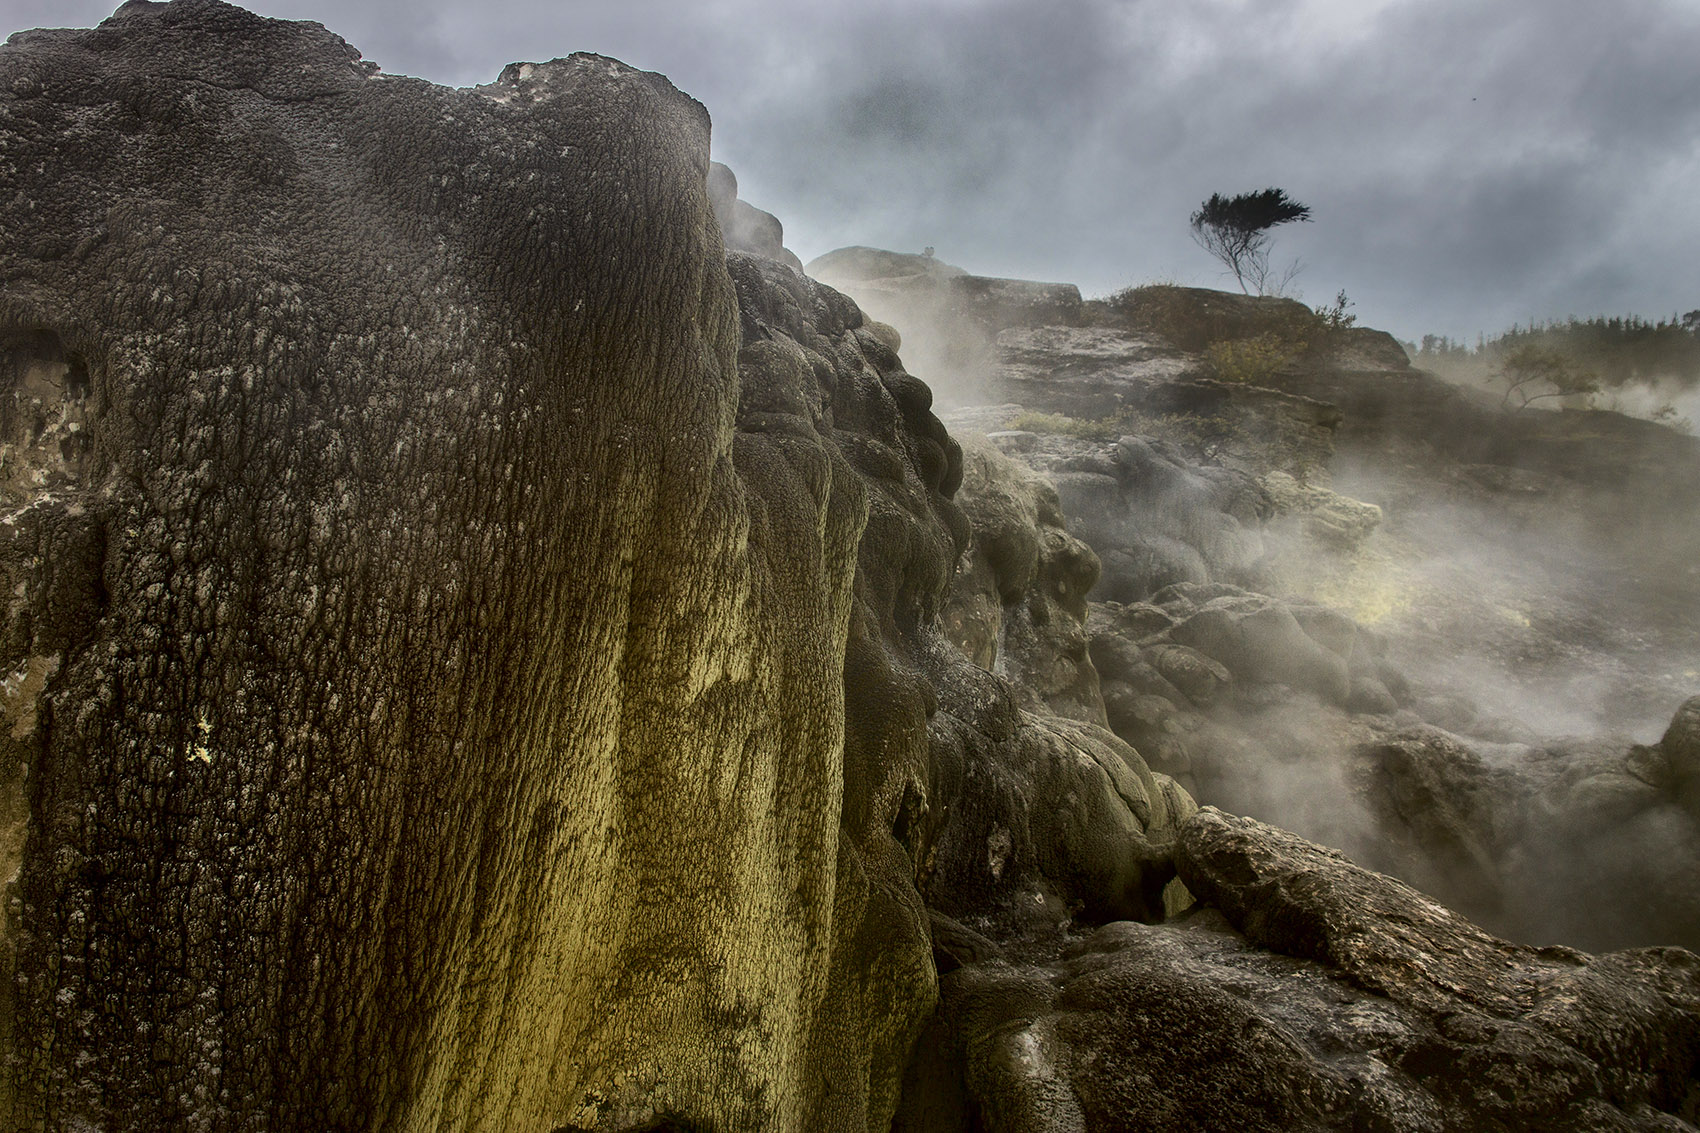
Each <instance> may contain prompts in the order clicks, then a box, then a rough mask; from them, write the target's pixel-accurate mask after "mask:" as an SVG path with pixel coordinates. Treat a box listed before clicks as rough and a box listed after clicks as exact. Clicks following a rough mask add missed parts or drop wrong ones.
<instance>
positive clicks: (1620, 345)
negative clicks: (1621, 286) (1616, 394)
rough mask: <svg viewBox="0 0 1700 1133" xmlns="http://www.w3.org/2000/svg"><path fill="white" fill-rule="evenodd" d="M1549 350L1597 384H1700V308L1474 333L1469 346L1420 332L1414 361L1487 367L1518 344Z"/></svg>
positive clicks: (1538, 324)
mask: <svg viewBox="0 0 1700 1133" xmlns="http://www.w3.org/2000/svg"><path fill="white" fill-rule="evenodd" d="M1529 346H1535V347H1540V348H1541V349H1543V350H1550V351H1554V352H1556V353H1558V354H1561V355H1563V356H1564V357H1565V358H1567V359H1569V361H1570V362H1571V364H1572V365H1574V366H1576V367H1577V368H1579V369H1582V370H1586V371H1589V372H1591V373H1592V374H1593V375H1594V376H1595V378H1596V379H1597V380H1598V381H1599V383H1600V384H1601V385H1602V386H1605V387H1607V388H1616V387H1620V386H1624V385H1631V384H1634V383H1638V382H1656V381H1672V380H1674V381H1677V382H1680V383H1681V384H1682V385H1684V386H1700V310H1696V311H1690V312H1688V313H1687V314H1686V315H1682V316H1680V317H1679V316H1675V315H1673V316H1671V317H1670V318H1669V319H1660V320H1659V321H1658V322H1649V321H1648V320H1646V319H1643V318H1641V317H1639V316H1637V315H1630V316H1628V317H1626V318H1624V317H1607V316H1603V315H1602V316H1599V317H1596V318H1592V319H1578V318H1576V317H1574V316H1572V317H1571V318H1569V319H1566V320H1565V321H1563V322H1557V321H1554V322H1548V323H1530V324H1529V325H1528V326H1526V327H1520V326H1513V327H1512V328H1511V329H1510V330H1508V331H1506V332H1505V333H1504V334H1502V335H1500V336H1499V337H1497V338H1483V337H1481V336H1477V338H1476V345H1475V346H1474V347H1473V348H1472V347H1469V346H1466V345H1465V344H1464V343H1462V342H1455V341H1453V340H1452V339H1450V338H1447V337H1445V336H1444V335H1434V334H1425V335H1423V340H1422V342H1421V343H1420V344H1419V345H1418V347H1417V349H1416V351H1415V353H1416V358H1417V363H1418V364H1419V365H1423V364H1430V365H1433V364H1439V365H1441V366H1445V365H1446V364H1448V363H1450V364H1452V365H1453V366H1457V365H1460V364H1467V363H1469V362H1475V363H1476V364H1477V365H1484V364H1485V365H1488V366H1492V365H1494V364H1495V363H1496V362H1498V361H1499V360H1500V359H1502V358H1504V357H1505V356H1506V355H1507V354H1509V353H1510V352H1512V351H1513V350H1516V349H1518V348H1519V347H1529Z"/></svg>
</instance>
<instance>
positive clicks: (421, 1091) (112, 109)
mask: <svg viewBox="0 0 1700 1133" xmlns="http://www.w3.org/2000/svg"><path fill="white" fill-rule="evenodd" d="M374 70H375V69H374V68H373V67H371V66H369V65H367V64H364V63H362V62H361V60H360V57H359V55H358V53H357V52H355V51H354V50H353V49H352V48H351V47H349V46H348V45H347V44H345V43H344V42H342V41H341V40H339V39H337V38H336V37H335V36H333V35H330V34H329V33H327V32H325V31H324V30H323V29H322V28H319V27H318V26H317V25H312V24H300V23H286V22H282V21H275V20H266V19H262V18H260V17H257V16H254V15H251V14H249V13H246V12H243V11H241V10H239V9H236V8H232V7H229V6H226V5H223V4H219V3H216V2H213V0H179V2H177V3H172V4H169V5H164V4H159V5H156V4H131V5H127V6H126V7H124V8H123V9H122V10H121V11H120V12H119V13H118V14H117V15H116V16H115V17H114V18H113V19H111V20H109V21H107V22H106V23H105V24H103V25H102V26H101V27H100V28H98V29H96V30H93V31H82V32H34V33H28V34H22V35H18V36H15V37H14V38H13V39H12V40H11V41H10V43H9V44H8V45H7V47H6V48H5V49H4V51H0V74H3V81H0V89H4V90H5V91H7V92H8V94H7V95H6V96H5V98H4V99H3V100H0V150H3V152H4V155H5V160H4V162H0V189H3V193H0V196H3V198H4V203H0V211H3V214H4V215H3V219H0V230H3V231H4V232H5V233H6V236H5V242H4V245H3V248H0V321H3V323H4V327H5V333H6V335H7V338H6V345H7V348H8V353H7V360H8V361H9V363H10V367H9V370H8V372H7V374H6V378H7V380H8V382H9V385H8V387H7V389H6V391H5V399H6V405H7V411H6V421H5V422H4V425H5V430H6V433H7V436H6V440H7V441H8V442H9V444H10V445H11V446H13V447H12V448H11V449H10V450H9V451H8V454H7V457H8V461H7V463H8V473H14V472H15V473H18V475H16V476H13V477H11V478H9V479H8V481H7V483H6V485H5V491H6V498H5V505H4V506H5V517H4V528H3V529H4V535H5V542H4V547H3V548H0V570H3V572H4V575H5V578H4V584H5V588H6V592H7V594H8V595H9V596H11V598H10V607H9V609H8V614H7V623H6V634H5V642H6V647H7V649H8V650H9V654H8V657H7V659H6V661H5V664H6V666H7V671H8V672H11V673H16V674H17V677H16V679H15V680H14V681H12V682H11V683H10V684H9V686H8V687H9V689H10V694H9V695H8V698H7V704H6V708H7V725H6V729H5V735H6V742H7V744H8V756H9V758H8V763H7V766H8V767H9V768H20V767H21V768H22V769H23V773H22V777H21V778H20V777H18V776H17V775H13V774H11V773H9V775H8V782H7V784H6V815H7V818H8V823H7V830H8V836H7V839H6V843H5V849H6V852H7V854H8V862H7V867H8V872H12V871H16V876H15V879H14V881H13V882H12V886H13V887H12V888H11V890H10V891H9V892H10V893H11V900H10V903H9V905H8V909H9V910H10V911H9V913H8V926H7V929H6V933H5V938H6V945H7V947H6V957H7V961H8V963H7V974H6V978H5V979H4V980H0V987H3V988H4V989H5V992H6V994H7V995H8V996H9V997H10V1001H9V1002H8V1003H7V1004H6V1008H7V1009H6V1011H5V1012H4V1018H5V1019H6V1021H7V1037H8V1039H9V1045H10V1047H11V1051H12V1057H11V1058H10V1059H9V1063H8V1064H9V1067H10V1081H9V1084H8V1086H7V1089H6V1097H5V1099H4V1103H5V1106H6V1108H7V1111H8V1114H9V1116H8V1123H9V1124H11V1125H13V1126H17V1127H37V1126H38V1125H40V1124H42V1123H46V1124H47V1125H49V1126H51V1127H53V1128H103V1129H109V1130H115V1131H116V1130H157V1129H165V1128H190V1127H192V1128H200V1129H208V1130H218V1129H237V1128H256V1127H266V1128H273V1129H309V1128H312V1129H323V1128H340V1129H354V1128H380V1127H381V1128H427V1127H429V1128H456V1129H469V1130H470V1129H511V1128H521V1127H530V1128H558V1127H567V1128H577V1127H584V1128H620V1127H626V1126H629V1125H635V1124H642V1123H643V1122H646V1121H650V1120H654V1119H656V1118H657V1117H659V1116H666V1115H671V1116H672V1117H673V1118H676V1119H678V1120H680V1121H687V1122H696V1123H711V1124H715V1125H718V1126H721V1127H727V1128H751V1129H755V1128H772V1129H780V1128H796V1127H801V1126H810V1127H817V1128H863V1127H864V1126H866V1125H878V1124H879V1123H880V1122H881V1120H882V1118H881V1116H880V1114H882V1113H886V1112H889V1110H890V1107H891V1105H892V1104H893V1103H894V1099H895V1088H896V1077H897V1075H898V1073H899V1072H900V1069H901V1065H902V1062H903V1060H904V1058H905V1057H906V1054H907V1049H908V1045H909V1038H910V1036H911V1035H912V1033H913V1032H914V1030H915V1028H917V1027H918V1026H919V1025H920V1022H921V1020H922V1019H923V1018H924V1017H925V1015H926V1013H927V1011H928V1008H929V1005H930V1003H931V997H932V986H933V982H932V981H933V970H932V965H931V962H930V959H929V947H928V935H927V922H926V917H925V914H924V913H923V911H922V908H921V903H920V900H919V898H918V897H917V896H916V895H915V889H914V884H913V882H912V880H910V878H909V874H910V872H911V871H910V870H909V867H908V865H907V862H906V861H905V860H904V859H903V857H902V851H901V850H900V849H899V848H897V845H896V843H895V842H893V841H892V840H891V838H890V835H889V829H888V830H887V832H886V834H885V836H884V838H883V840H882V839H881V838H880V837H878V836H876V834H874V833H873V832H872V831H873V830H874V829H875V828H876V827H878V826H879V824H881V823H888V824H889V822H890V820H891V817H892V814H891V813H890V812H891V811H892V810H893V809H894V808H895V807H896V806H897V805H898V803H899V802H900V800H901V798H902V791H901V787H900V786H892V785H891V784H892V783H893V781H901V780H902V779H903V777H904V776H905V775H906V774H907V775H909V776H910V777H911V778H917V777H922V776H923V775H924V771H925V757H926V748H925V733H924V725H925V711H924V705H923V698H922V691H921V689H920V687H919V684H918V682H917V681H915V680H913V679H911V680H909V681H908V683H906V684H905V683H902V682H896V683H892V682H887V684H885V685H882V684H879V683H878V681H877V680H870V679H869V678H868V677H867V676H866V675H865V674H866V673H867V672H868V671H869V670H870V669H877V668H878V666H879V665H881V664H883V662H882V661H881V660H880V657H881V654H880V653H879V649H878V647H877V646H871V645H870V644H869V643H870V642H871V641H877V640H878V628H877V627H878V625H879V619H880V618H883V619H885V620H886V622H887V624H888V625H889V624H891V623H893V622H900V621H905V620H907V621H909V622H912V621H913V620H914V619H917V618H920V617H922V616H924V615H925V614H926V613H927V612H928V611H927V607H926V603H928V602H929V601H932V602H936V595H937V594H938V593H941V592H942V590H943V589H944V587H945V586H946V585H947V584H948V581H949V578H950V570H951V567H952V565H953V564H954V562H955V559H956V553H955V549H954V543H953V540H958V539H960V537H961V534H962V530H960V529H961V524H960V523H959V522H956V523H955V525H954V526H953V525H952V522H951V521H949V520H948V519H947V518H945V517H943V516H942V509H943V506H944V505H942V503H939V501H942V495H941V494H940V489H941V487H942V485H943V481H944V480H945V478H946V477H948V476H950V475H952V472H951V469H952V468H953V467H954V466H955V463H954V457H953V456H952V455H951V453H950V452H949V451H948V448H947V445H946V438H945V436H944V432H943V430H942V428H940V427H938V426H937V424H936V422H934V423H932V424H931V425H928V424H927V422H928V420H929V418H928V415H927V414H926V411H925V406H924V404H923V403H922V395H921V393H920V392H918V390H919V383H917V382H914V381H913V379H903V378H900V377H895V376H894V377H892V378H891V383H892V389H891V390H888V389H887V388H886V386H885V385H883V384H882V378H881V376H880V373H881V369H880V367H881V365H882V364H883V369H884V371H885V372H887V373H889V372H891V371H892V370H893V369H894V365H893V364H892V362H891V360H890V359H889V357H888V354H889V352H888V351H884V348H883V347H879V346H877V345H875V346H870V347H869V348H868V350H869V351H870V352H871V353H872V356H873V359H874V361H872V362H870V360H869V354H868V353H864V350H863V347H862V345H861V343H860V340H859V339H858V337H857V335H858V332H857V330H856V327H857V324H858V323H860V321H861V316H860V313H859V312H858V311H857V310H856V308H855V306H854V305H853V304H852V303H850V302H849V301H848V300H846V299H843V298H842V297H841V296H836V295H834V294H832V293H829V292H825V291H821V290H818V289H812V288H808V289H805V290H803V291H802V292H798V293H797V294H796V295H793V294H792V293H789V292H784V291H783V290H781V291H779V292H776V293H772V294H766V293H764V294H762V295H757V296H755V297H753V298H752V299H750V300H749V301H748V302H747V304H746V308H745V316H744V317H745V319H746V324H747V325H746V326H745V327H744V329H743V333H742V334H740V306H739V293H738V291H737V290H735V287H734V279H733V276H731V275H729V274H728V271H727V268H726V265H725V260H724V257H723V254H722V247H721V241H720V237H719V234H718V229H717V226H716V224H715V222H714V214H713V210H712V207H711V201H710V197H709V193H708V190H707V178H708V173H709V162H708V117H707V114H706V112H705V111H704V110H703V108H702V107H701V106H699V105H697V104H696V103H695V102H693V101H691V100H690V99H688V98H686V97H684V96H683V95H681V94H679V93H678V92H677V91H675V90H674V89H673V88H672V87H671V86H670V85H669V84H668V83H667V82H666V81H665V80H664V79H662V78H661V77H659V76H655V75H650V74H645V73H642V72H638V71H634V70H632V69H630V68H627V67H625V66H623V65H622V64H619V63H616V62H614V61H612V60H609V59H605V58H602V57H599V56H594V55H578V56H573V57H571V58H569V59H563V60H556V61H553V62H549V63H539V64H524V65H515V66H512V67H510V68H508V70H507V71H505V72H504V73H503V75H502V77H501V79H500V80H499V81H498V82H496V83H494V84H492V85H490V86H487V87H481V88H478V89H475V90H463V91H452V90H446V89H442V88H437V87H433V86H430V85H428V84H425V83H422V82H417V81H414V80H409V79H401V78H392V77H385V76H380V75H377V74H375V73H374ZM781 270H784V269H781ZM738 278H739V279H740V280H747V279H748V278H749V272H748V271H747V270H746V271H745V272H743V273H742V274H741V275H739V277H738ZM792 278H799V277H795V276H793V277H792ZM798 298H800V299H801V301H802V303H803V304H804V307H803V309H802V310H801V311H792V310H790V309H789V308H787V307H786V304H790V303H793V302H795V301H796V300H797V299H798ZM780 309H783V310H780ZM776 311H778V313H775V312H776ZM799 319H801V322H802V324H803V325H805V326H806V327H807V329H808V330H809V332H810V333H809V334H808V335H807V336H805V338H804V339H803V341H802V342H801V343H799V342H798V340H797V339H796V338H795V337H794V335H795V334H796V333H800V331H799V330H798V325H799V324H798V320H799ZM787 320H789V321H787ZM769 326H775V327H780V328H782V329H781V330H776V331H774V332H773V333H771V334H763V333H758V332H762V331H765V330H766V328H767V327H769ZM905 383H907V384H905ZM834 408H836V410H837V413H838V416H839V420H840V424H841V425H842V428H843V431H844V434H845V441H844V444H843V446H842V447H843V448H844V449H848V450H853V452H852V456H851V457H850V458H849V459H847V458H846V457H845V456H844V455H843V454H842V452H841V446H840V445H839V444H838V443H837V442H836V441H835V440H833V439H832V436H831V433H832V429H831V427H830V426H829V425H827V424H824V423H823V422H825V421H828V420H830V419H831V417H832V414H833V411H834ZM894 443H895V444H896V445H897V447H895V448H894V447H893V444H894ZM904 446H908V447H904ZM916 461H920V462H922V465H923V466H924V470H925V471H924V476H923V475H922V474H921V473H918V472H917V471H916V470H915V469H916V463H915V462H916ZM857 468H862V469H870V468H873V469H877V475H876V473H875V472H858V471H857ZM876 479H879V480H880V482H881V483H882V484H885V485H897V487H887V488H882V489H881V490H878V491H871V490H870V488H869V486H868V485H869V483H870V482H872V481H874V480H876ZM899 498H900V502H896V503H893V502H889V501H892V500H898V499H899ZM935 503H939V507H940V508H941V511H935V510H934V506H935ZM917 508H918V509H919V512H918V514H917V513H916V511H915V509H917ZM904 509H908V510H904ZM870 511H871V512H872V513H873V518H872V519H870V518H869V515H870ZM865 524H866V525H867V526H868V527H869V528H870V529H878V530H881V531H883V530H886V529H887V528H890V527H893V526H894V525H899V526H900V525H903V524H907V525H908V529H909V530H911V531H912V532H914V533H915V537H913V538H910V537H909V536H907V535H904V536H901V538H903V539H904V540H905V541H904V542H903V545H902V547H901V553H896V552H894V554H895V557H894V558H892V559H891V560H890V561H889V563H888V562H887V561H886V560H885V559H883V558H882V557H881V555H882V554H883V552H875V551H873V550H869V551H868V552H867V555H866V560H865V564H864V569H863V574H864V575H874V574H877V577H874V578H870V580H869V581H868V582H867V583H865V589H864V590H862V592H861V593H862V594H863V595H865V597H864V598H863V599H862V600H858V589H857V587H858V584H857V582H856V579H857V577H858V567H859V560H858V553H859V551H860V550H861V549H862V548H864V547H866V548H873V547H878V546H880V545H881V544H879V543H878V541H877V540H870V541H867V542H864V541H863V539H862V535H863V531H864V525H865ZM881 525H884V526H881ZM929 564H930V565H929ZM882 572H883V573H882ZM869 606H872V607H877V608H878V609H877V616H876V615H875V614H870V613H869V612H868V607H869ZM870 625H871V626H874V627H875V628H873V629H870V628H869V627H870ZM847 655H848V656H849V657H850V658H851V661H850V663H849V666H848V667H849V670H850V676H849V677H848V679H847V677H846V668H847V665H846V657H847ZM847 685H848V686H849V687H850V688H851V689H853V690H862V692H861V695H864V696H877V697H879V698H880V704H881V712H880V714H879V716H878V720H877V721H876V720H874V719H873V718H871V717H870V716H869V715H868V714H866V713H864V714H863V715H862V716H861V717H860V718H859V721H858V722H857V723H855V724H853V725H850V726H848V727H847V725H846V704H847V699H848V701H849V702H850V703H851V704H852V705H854V704H855V703H856V700H855V696H856V694H855V693H854V692H852V693H851V694H849V696H848V697H847V693H846V687H847ZM888 685H889V686H890V687H888ZM881 721H883V722H884V723H881ZM881 728H885V729H888V730H889V731H890V737H889V738H890V739H892V740H893V741H894V742H893V743H887V742H886V741H887V739H888V737H887V736H886V735H882V734H877V733H878V732H879V729H881ZM905 745H907V747H905ZM875 751H877V752H878V753H879V756H880V759H879V761H878V762H875V763H871V762H870V760H871V757H872V754H873V753H874V752H875ZM846 753H848V755H847V754H846ZM857 753H861V755H860V757H858V754H857ZM849 1019H854V1020H855V1021H856V1022H855V1026H854V1031H855V1033H854V1035H847V1034H845V1033H842V1032H844V1030H845V1026H846V1024H845V1023H844V1021H845V1020H849ZM851 1040H853V1041H851Z"/></svg>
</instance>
